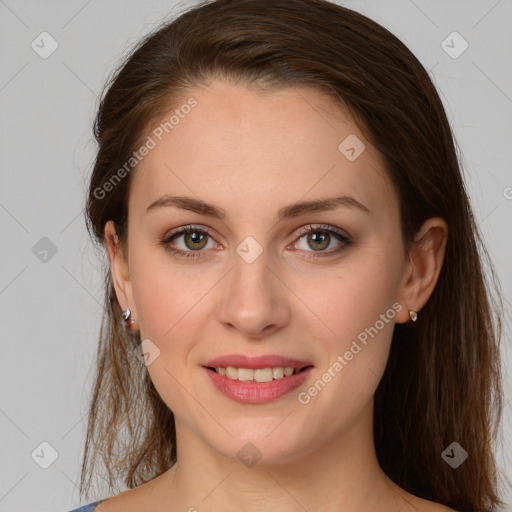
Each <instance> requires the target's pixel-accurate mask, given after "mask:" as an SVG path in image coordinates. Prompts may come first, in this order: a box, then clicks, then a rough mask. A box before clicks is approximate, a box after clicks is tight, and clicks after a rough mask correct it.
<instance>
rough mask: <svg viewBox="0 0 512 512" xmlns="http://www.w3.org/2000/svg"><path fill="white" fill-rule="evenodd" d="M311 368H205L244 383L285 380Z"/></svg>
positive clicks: (309, 366)
mask: <svg viewBox="0 0 512 512" xmlns="http://www.w3.org/2000/svg"><path fill="white" fill-rule="evenodd" d="M312 367H313V365H307V366H303V367H301V368H293V367H292V366H274V367H267V368H255V369H252V368H235V367H234V366H228V367H226V368H224V367H216V368H214V367H211V366H206V367H205V368H207V369H208V370H210V371H212V372H215V373H217V374H218V375H221V376H223V377H227V378H228V379H231V380H239V381H244V382H271V381H272V380H279V379H285V378H287V377H290V376H291V375H295V374H297V373H301V372H303V371H304V370H306V369H308V368H312Z"/></svg>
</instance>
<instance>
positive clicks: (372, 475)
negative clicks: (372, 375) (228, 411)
mask: <svg viewBox="0 0 512 512" xmlns="http://www.w3.org/2000/svg"><path fill="white" fill-rule="evenodd" d="M176 433H177V439H178V446H177V453H178V462H177V463H176V464H175V466H173V467H172V468H171V469H170V470H169V471H168V472H167V473H166V474H165V475H166V478H167V480H166V485H165V489H166V491H165V492H166V494H167V497H163V496H162V501H161V502H160V503H163V502H166V503H167V506H168V508H167V510H187V511H191V512H194V511H195V510H200V511H210V510H211V511H214V510H223V511H226V512H231V511H233V512H234V511H237V512H239V511H240V509H241V507H242V508H243V510H244V512H253V511H254V512H256V511H258V512H259V511H261V510H262V509H266V510H279V511H280V512H292V511H293V512H296V511H297V510H300V509H301V508H302V509H303V510H306V511H312V510H314V511H316V512H320V511H321V512H331V511H332V512H334V511H339V510H343V511H344V512H356V511H357V512H362V511H374V510H375V511H377V510H378V511H382V510H399V509H400V508H401V507H403V506H404V504H405V503H406V502H407V501H409V499H410V496H411V495H408V493H405V491H403V490H401V489H400V488H399V487H398V486H396V485H395V484H394V483H393V482H392V481H391V480H390V479H389V478H388V477H387V476H386V475H385V474H384V472H383V471H382V469H381V468H380V466H379V464H378V461H377V458H376V454H375V446H374V441H373V403H372V402H370V404H369V405H368V407H367V408H366V409H365V410H364V411H363V412H362V413H361V415H360V416H359V418H358V421H356V422H354V423H353V424H352V425H351V427H350V429H349V430H347V431H346V432H344V433H343V434H341V435H338V436H337V438H336V439H322V440H320V441H319V442H318V444H319V445H318V446H315V447H312V448H311V449H310V450H309V451H308V452H302V453H301V456H300V457H295V458H293V459H291V458H290V459H289V460H288V461H287V462H280V463H265V464H261V463H256V464H255V465H253V466H252V467H251V466H249V465H244V464H243V463H241V462H240V461H239V460H238V459H235V460H233V459H232V458H228V457H225V456H223V455H221V454H219V452H217V451H215V450H212V448H211V446H209V445H206V444H205V443H204V442H203V441H202V440H200V439H199V438H198V436H197V435H196V434H195V433H194V432H192V431H191V430H189V429H188V428H186V427H185V426H184V425H182V424H179V423H177V424H176ZM240 445H241V446H242V445H243V443H240Z"/></svg>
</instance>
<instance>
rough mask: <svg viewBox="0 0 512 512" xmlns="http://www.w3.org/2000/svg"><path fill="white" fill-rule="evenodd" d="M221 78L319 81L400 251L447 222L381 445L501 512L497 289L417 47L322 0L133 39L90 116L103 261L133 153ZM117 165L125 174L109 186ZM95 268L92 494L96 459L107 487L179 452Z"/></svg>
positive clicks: (398, 356)
mask: <svg viewBox="0 0 512 512" xmlns="http://www.w3.org/2000/svg"><path fill="white" fill-rule="evenodd" d="M215 78H227V79H230V80H233V81H237V82H241V83H244V84H247V85H249V84H253V85H257V86H259V87H262V88H265V89H266V90H268V91H272V90H275V89H278V88H285V87H294V86H301V85H305V86H313V87H315V88H316V89H317V90H319V91H322V92H326V93H327V94H329V95H330V96H331V97H332V98H333V99H334V100H335V101H336V102H338V104H340V105H341V104H343V105H344V106H345V108H348V109H349V112H350V113H351V114H352V115H353V117H354V118H355V119H356V121H357V123H358V125H359V127H360V128H361V130H362V131H363V133H365V136H366V137H367V138H368V140H369V141H370V142H371V143H372V144H374V145H375V146H376V148H377V149H378V150H379V151H380V152H381V153H382V155H383V157H384V159H385V163H386V168H387V169H386V170H387V173H388V175H389V178H390V181H391V183H392V185H393V186H394V187H395V188H396V191H397V193H398V196H399V202H400V210H401V230H402V238H403V240H404V245H405V249H406V250H408V249H409V248H410V247H411V244H412V242H413V239H414V235H415V233H416V232H417V230H418V229H419V228H420V226H421V225H422V223H423V222H424V221H425V220H426V219H428V218H429V217H433V216H439V217H442V218H444V219H445V220H446V222H447V224H448V227H449V237H448V242H447V247H446V253H445V259H444V263H443V266H442V270H441V273H440V275H439V279H438V282H437V285H436V287H435V289H434V291H433V293H432V295H431V297H430V299H429V301H428V302H427V304H426V305H425V307H424V309H423V310H422V311H421V314H420V315H419V318H418V321H417V322H416V324H414V329H410V328H408V327H406V326H404V325H401V324H396V325H395V331H394V333H393V341H392V346H391V352H390V356H389V361H388V365H387V368H386V371H385V374H384V376H383V378H382V380H381V382H380V384H379V387H378V389H377V391H376V395H375V416H374V437H375V445H376V451H377V456H378V460H379V463H380V465H381V467H382V468H383V470H384V471H385V472H386V474H387V475H388V476H389V477H390V478H391V479H392V480H393V481H394V482H395V483H397V484H398V485H399V486H400V487H402V488H403V489H405V490H407V491H408V492H410V493H412V494H415V495H417V496H419V497H422V498H424V499H428V500H431V501H435V502H439V503H442V504H445V505H447V506H450V507H452V508H454V509H457V510H463V511H465V512H470V511H475V512H484V511H489V510H492V509H493V507H495V506H496V505H501V504H502V502H501V501H500V499H499V494H498V490H497V489H498V483H499V482H498V480H499V479H498V474H497V465H496V461H495V458H494V455H493V448H494V443H495V441H496V439H497V437H498V432H499V422H500V417H501V410H502V387H501V386H502V384H501V362H500V356H499V346H500V340H501V327H502V317H503V303H502V298H501V293H500V285H499V282H498V281H497V278H496V275H495V271H494V269H493V265H492V262H491V260H490V258H489V255H488V253H487V251H486V249H485V246H484V244H483V242H482V239H481V235H480V233H479V230H478V226H477V224H476V222H475V219H474V217H473V213H472V209H471V206H470V202H469V199H468V195H467V192H466V189H465V182H464V179H463V176H462V166H461V165H460V164H459V158H458V149H457V147H456V143H455V141H454V138H453V135H452V131H451V128H450V125H449V123H448V120H447V117H446V114H445V111H444V109H443V106H442V103H441V101H440V99H439V96H438V93H437V92H436V89H435V87H434V85H433V83H432V81H431V79H430V77H429V75H428V73H427V72H426V70H425V69H424V68H423V66H422V65H421V64H420V62H419V61H418V60H417V59H416V57H415V56H414V55H413V54H412V53H411V51H409V50H408V49H407V47H406V46H405V45H404V44H403V43H402V42H401V41H400V40H399V39H397V38H396V37H395V36H394V35H393V34H391V33H390V32H389V31H388V30H386V29H385V28H383V27H382V26H380V25H378V24H377V23H375V22H374V21H372V20H370V19H368V18H367V17H365V16H363V15H361V14H359V13H357V12H354V11H352V10H349V9H347V8H344V7H341V6H339V5H336V4H333V3H330V2H328V1H326V0H236V1H232V0H217V1H207V2H203V3H201V4H199V5H197V6H195V7H194V8H192V9H190V10H188V11H186V12H184V13H182V14H181V15H180V16H179V17H177V18H176V19H174V20H170V21H168V22H164V23H163V25H162V26H160V27H159V28H158V29H157V30H155V31H154V32H153V33H151V34H149V35H148V36H146V37H145V38H144V39H143V40H141V41H140V42H139V44H138V45H137V46H136V47H135V49H134V50H133V51H132V52H131V53H130V55H129V56H128V57H127V58H126V59H125V60H124V62H123V63H122V64H121V65H120V67H119V68H118V69H117V70H116V71H115V73H114V74H113V76H112V79H111V80H110V81H109V83H107V84H106V85H105V90H104V92H103V95H102V100H101V104H100V106H99V110H98V113H97V117H96V120H95V125H94V134H95V138H96V141H97V143H98V146H99V147H98V153H97V157H96V160H95V164H94V168H93V170H92V175H91V178H90V188H89V195H88V200H87V205H86V220H87V226H88V229H89V232H90V234H91V236H92V238H93V241H94V242H95V243H97V245H98V248H99V249H100V250H101V252H102V254H103V256H104V257H105V251H104V248H105V240H104V234H103V231H104V226H105V223H106V222H107V221H108V220H113V221H114V223H115V225H116V229H117V233H118V235H119V237H120V241H121V243H122V244H126V228H127V225H126V224H127V198H128V192H129V187H130V182H131V176H132V174H133V172H136V165H135V166H134V167H133V170H132V169H127V168H126V162H128V161H130V157H131V156H132V154H133V152H134V151H135V150H136V149H137V148H138V147H139V146H140V144H141V142H142V141H143V140H145V139H146V138H147V135H148V133H149V132H148V129H149V127H150V126H151V124H152V123H154V122H155V121H156V120H157V119H159V118H160V117H161V116H162V114H163V113H165V112H168V111H169V110H170V109H171V106H173V108H174V106H178V105H179V102H180V101H182V100H183V98H185V97H186V94H187V88H189V87H191V86H197V85H199V86H204V85H207V84H208V83H209V82H210V81H211V80H213V79H215ZM123 166H125V167H124V168H125V171H126V172H124V173H121V174H120V173H119V169H121V168H123ZM116 173H117V178H119V176H120V175H122V179H117V178H116V180H117V181H115V183H114V182H113V181H112V179H113V177H115V175H116ZM107 182H109V183H110V186H105V184H106V183H107ZM483 258H484V259H485V260H486V262H487V268H488V271H489V274H488V276H487V275H485V274H484V266H483V265H482V259H483ZM104 266H105V268H104V271H105V301H106V307H105V314H104V318H103V321H102V325H101V330H100V337H99V345H98V352H97V373H96V380H95V384H94V388H93V394H92V397H91V402H90V411H89V422H88V429H87V439H86V443H85V451H84V457H83V464H82V478H81V486H80V492H81V494H83V492H84V490H85V491H87V490H88V489H89V488H90V481H91V477H92V474H93V470H94V468H95V466H96V465H97V458H98V456H99V457H101V459H102V460H103V463H104V464H105V466H106V469H107V473H108V482H109V487H110V489H113V483H115V482H116V480H117V479H119V480H121V479H122V480H123V481H124V483H125V484H126V486H127V487H128V488H133V487H136V486H137V485H140V484H141V483H144V482H147V481H149V480H151V479H153V478H155V477H156V476H158V475H160V474H162V473H163V472H165V471H166V470H167V469H169V468H170V467H171V466H172V465H173V464H174V463H175V461H176V433H175V424H174V416H173V413H172V412H171V411H170V410H169V408H168V407H167V406H166V404H165V403H164V402H163V401H162V399H161V398H160V396H159V395H158V393H157V392H156V390H155V388H154V386H153V384H152V382H151V380H150V378H149V376H148V373H147V371H146V368H145V367H144V365H143V364H140V362H139V360H138V359H137V358H136V357H132V353H133V352H132V350H133V348H134V347H135V346H137V345H138V344H140V342H141V339H140V335H138V334H137V335H135V336H134V337H133V336H129V335H127V334H125V333H124V331H123V329H122V328H121V326H120V322H119V319H120V314H121V309H120V306H119V303H118V301H117V299H116V296H115V293H114V290H113V286H112V281H111V275H110V271H109V267H108V261H107V260H106V258H105V259H104ZM491 287H492V288H491ZM492 291H494V292H495V293H494V294H492V293H491V292H492ZM454 441H456V442H457V443H459V444H460V445H461V446H462V447H463V448H464V449H465V450H466V452H467V453H468V454H469V456H468V458H467V460H466V461H465V462H464V463H463V464H462V465H461V466H460V467H458V468H457V469H452V468H451V467H450V466H449V465H448V464H447V463H446V462H445V461H444V460H443V458H442V457H441V453H442V452H443V450H445V448H446V447H447V446H449V445H450V444H451V443H452V442H454Z"/></svg>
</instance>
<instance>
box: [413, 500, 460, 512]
mask: <svg viewBox="0 0 512 512" xmlns="http://www.w3.org/2000/svg"><path fill="white" fill-rule="evenodd" d="M405 511H407V512H458V511H457V510H454V509H453V508H450V507H447V506H446V505H441V503H436V502H434V501H428V500H424V499H423V498H418V497H417V496H415V497H414V499H413V500H411V501H410V502H409V503H408V504H407V506H406V507H405V508H404V510H403V512H405Z"/></svg>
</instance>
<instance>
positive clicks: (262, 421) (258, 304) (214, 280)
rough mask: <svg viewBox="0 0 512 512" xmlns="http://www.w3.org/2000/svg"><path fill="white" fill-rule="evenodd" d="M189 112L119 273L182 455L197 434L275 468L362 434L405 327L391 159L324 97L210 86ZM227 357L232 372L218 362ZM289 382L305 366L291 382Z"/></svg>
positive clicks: (147, 196)
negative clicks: (399, 328) (396, 331)
mask: <svg viewBox="0 0 512 512" xmlns="http://www.w3.org/2000/svg"><path fill="white" fill-rule="evenodd" d="M190 96H193V97H194V98H195V100H196V101H197V104H196V105H195V106H194V107H193V108H187V107H184V108H180V107H178V111H179V115H178V117H176V118H175V119H174V124H173V125H172V129H170V126H171V125H170V124H168V125H167V132H168V133H166V130H165V129H162V127H161V126H160V129H159V128H158V123H155V130H153V132H152V133H151V134H150V137H151V139H152V141H153V142H150V141H149V139H148V140H147V146H148V147H149V150H148V152H147V153H148V154H147V155H146V156H144V157H143V158H142V160H141V162H140V164H139V165H138V167H137V168H136V169H135V170H134V171H133V173H134V174H133V176H132V177H133V182H132V184H131V190H130V197H129V221H128V258H127V264H126V266H124V264H121V263H119V262H117V263H116V264H115V267H114V271H115V283H116V291H117V294H118V298H119V301H120V303H121V304H122V306H123V307H126V306H129V307H130V308H131V311H132V314H133V316H134V317H135V318H136V319H137V321H138V323H139V327H140V331H141V339H142V340H150V341H149V342H148V341H145V342H144V347H145V349H146V350H147V351H148V352H149V356H148V357H149V359H148V363H149V365H148V371H149V374H150V376H151V379H152V381H153V383H154V385H155V387H156V389H157V390H158V392H159V394H160V396H161V397H162V399H163V400H164V402H165V403H166V404H167V405H168V407H169V408H170V409H171V410H172V411H173V412H174V415H175V418H176V424H177V429H178V443H179V439H180V433H183V435H185V433H187V435H189V436H190V435H192V436H195V438H196V439H198V440H199V441H200V442H201V443H204V445H203V446H208V447H210V448H212V449H213V450H215V451H217V452H220V453H222V454H224V455H226V456H229V457H237V453H238V451H239V450H240V449H241V448H242V447H243V446H244V445H245V444H246V443H247V442H251V443H252V444H253V445H254V446H255V447H256V448H254V447H251V448H246V450H249V451H250V450H258V452H257V453H258V456H260V455H261V456H262V459H263V461H274V462H277V461H286V460H293V459H294V458H296V457H299V456H300V455H305V454H307V453H308V452H312V451H313V450H315V449H318V448H320V447H321V446H322V444H324V443H329V442H330V441H332V440H333V439H340V434H342V433H347V434H348V433H349V432H352V433H355V432H356V427H358V428H359V432H361V435H363V434H362V433H363V431H364V435H365V436H366V435H367V432H368V430H367V429H361V428H360V427H361V425H362V424H363V423H361V421H364V422H365V423H364V424H365V425H366V426H368V424H369V421H370V419H371V410H372V403H373V394H374V392H375V389H376V387H377V385H378V383H379V380H380V378H381V376H382V374H383V371H384V368H385V365H386V360H387V356H388V352H389V348H390V343H391V338H392V333H393V327H394V323H395V322H396V321H401V322H404V321H405V320H406V317H408V310H407V308H406V302H405V301H404V295H403V294H402V292H403V289H404V285H405V281H406V278H407V273H408V271H409V266H408V263H407V261H406V260H405V257H404V254H403V247H402V239H401V233H400V220H399V207H398V198H397V196H396V194H395V192H394V190H393V188H392V186H391V183H390V180H389V178H388V177H387V175H386V173H385V170H384V164H383V160H382V159H381V157H380V155H379V153H378V152H377V151H376V149H375V148H374V147H373V146H372V145H371V144H370V143H369V142H368V141H367V140H366V139H365V138H364V137H363V135H362V133H361V132H360V130H359V129H358V128H357V126H356V125H355V123H354V122H353V120H352V119H351V118H349V117H348V115H347V114H346V113H342V112H341V111H340V110H339V109H336V104H335V103H333V102H332V100H331V99H328V98H327V97H326V96H324V95H322V94H321V93H319V92H318V91H316V90H314V89H311V88H288V89H283V90H281V91H279V92H273V93H261V92H256V91H254V90H249V89H248V88H246V87H245V86H243V85H236V84H233V83H230V82H221V81H214V82H213V83H211V84H210V85H209V86H208V87H206V88H205V89H191V90H190ZM192 103H193V102H189V104H192ZM185 104H187V99H185V100H184V101H183V105H185ZM170 115H171V114H169V115H168V116H166V118H165V119H163V120H162V122H165V121H167V120H168V119H169V117H170ZM176 119H178V122H176ZM157 134H158V136H157ZM160 139H161V140H160ZM143 152H145V151H143ZM177 196H179V197H181V198H187V199H186V200H182V201H181V203H180V202H176V201H172V200H171V199H170V198H171V197H177ZM166 198H167V199H168V201H167V202H166V201H165V199H166ZM339 198H344V199H339ZM319 201H326V202H327V201H329V202H328V203H321V204H320V203H318V204H316V203H317V202H319ZM204 204H207V205H210V206H209V207H206V206H204ZM315 204H316V206H315ZM151 205H153V206H152V207H150V206H151ZM201 205H203V206H202V207H199V206H201ZM213 212H222V213H223V215H224V216H223V217H221V216H220V214H219V215H217V214H215V215H214V214H213ZM188 225H192V226H193V227H192V228H191V229H190V231H189V232H188V233H181V234H180V233H178V234H176V236H175V237H173V238H172V240H170V238H171V237H172V235H173V234H175V231H176V230H177V229H178V228H182V227H186V226H188ZM110 228H111V226H110V227H107V229H110ZM307 229H311V233H310V234H308V232H307V231H305V230H307ZM206 231H207V233H206ZM162 239H164V242H165V243H164V242H162ZM172 250H179V251H182V252H181V253H178V254H177V253H174V252H172ZM401 300H402V301H401ZM400 301H401V302H400ZM224 356H234V357H235V360H227V361H220V362H214V363H213V364H212V360H214V359H216V358H222V357H224ZM236 357H238V358H239V361H237V360H236ZM256 357H262V358H263V359H261V360H259V361H257V360H249V359H247V358H256ZM279 357H282V358H288V359H292V360H295V361H286V360H283V361H281V360H279ZM244 358H246V359H244ZM272 358H273V359H272ZM210 365H211V366H217V365H218V366H219V367H226V366H229V365H232V366H233V367H242V368H246V370H242V371H238V370H233V369H230V370H228V374H229V375H230V376H231V377H234V378H230V377H228V376H223V375H221V374H217V373H216V374H215V375H214V374H213V372H212V370H211V369H208V368H207V367H208V366H210ZM285 366H292V367H293V366H296V367H297V369H301V368H303V367H306V366H307V367H308V368H307V369H306V370H305V371H304V372H301V373H300V374H299V375H296V376H284V377H282V378H279V377H280V376H281V375H282V374H283V370H281V369H280V368H279V367H285ZM254 368H258V369H260V371H256V372H254V371H253V372H251V371H250V370H251V369H254ZM265 368H272V370H270V372H269V370H265ZM273 368H277V369H276V370H274V369H273ZM247 369H248V370H249V371H247ZM220 372H221V373H223V370H220ZM274 377H275V378H274ZM254 378H257V379H258V380H268V379H269V378H271V379H272V381H271V382H254V381H246V380H244V379H254ZM239 379H242V380H239ZM365 439H366V437H365ZM365 442H367V440H366V441H365ZM178 446H179V445H178ZM247 446H249V445H247Z"/></svg>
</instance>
